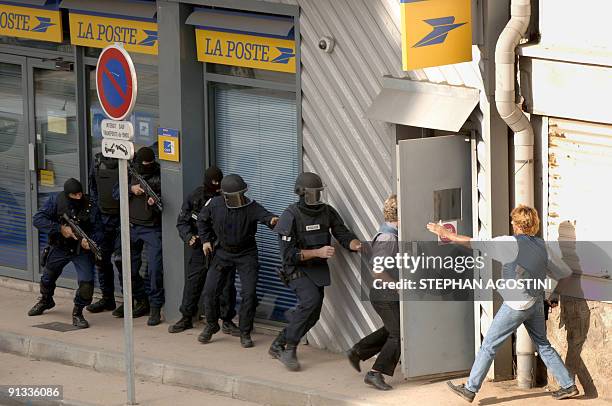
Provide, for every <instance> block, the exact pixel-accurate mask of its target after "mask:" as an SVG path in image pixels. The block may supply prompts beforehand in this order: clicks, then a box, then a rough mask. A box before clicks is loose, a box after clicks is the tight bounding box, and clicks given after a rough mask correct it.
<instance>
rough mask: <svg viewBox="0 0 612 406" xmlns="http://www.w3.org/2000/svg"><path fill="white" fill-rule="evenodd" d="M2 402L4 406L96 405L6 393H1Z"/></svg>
mask: <svg viewBox="0 0 612 406" xmlns="http://www.w3.org/2000/svg"><path fill="white" fill-rule="evenodd" d="M0 404H2V405H4V406H22V405H25V406H95V405H92V404H91V403H84V402H78V401H75V400H69V399H63V400H32V399H27V398H14V397H9V396H7V395H5V394H2V395H0Z"/></svg>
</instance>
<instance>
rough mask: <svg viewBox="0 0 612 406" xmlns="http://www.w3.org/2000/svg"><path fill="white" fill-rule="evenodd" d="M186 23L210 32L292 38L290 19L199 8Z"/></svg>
mask: <svg viewBox="0 0 612 406" xmlns="http://www.w3.org/2000/svg"><path fill="white" fill-rule="evenodd" d="M186 23H187V24H189V25H195V26H197V27H198V28H202V29H206V30H212V31H221V32H233V33H237V34H248V35H256V36H260V37H273V38H283V39H293V37H294V30H293V18H291V17H281V16H271V15H263V14H255V13H243V12H234V11H226V10H218V9H210V8H199V9H196V10H195V11H194V12H193V13H191V14H190V15H189V17H187V21H186Z"/></svg>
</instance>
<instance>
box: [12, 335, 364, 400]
mask: <svg viewBox="0 0 612 406" xmlns="http://www.w3.org/2000/svg"><path fill="white" fill-rule="evenodd" d="M0 352H8V353H13V354H17V355H21V356H24V357H30V358H37V359H44V360H47V361H53V362H59V363H62V364H67V365H73V366H77V367H82V368H90V369H93V370H96V371H99V372H106V373H114V374H120V373H123V372H124V370H125V365H124V363H123V354H122V353H117V352H111V351H98V350H96V349H94V348H90V347H85V346H76V345H74V344H70V345H68V344H65V343H63V342H61V341H56V340H50V339H47V338H42V337H35V336H26V335H20V334H15V333H9V332H0ZM135 368H136V376H137V377H138V378H140V379H144V380H147V381H151V382H157V383H161V384H166V385H173V386H183V387H187V388H191V389H199V390H209V391H214V392H218V393H220V394H223V395H225V396H228V397H231V398H234V399H240V400H246V401H250V402H254V403H259V404H264V405H271V406H330V405H334V406H336V405H339V406H366V405H369V406H372V405H373V404H372V403H371V402H367V403H365V402H362V401H360V400H358V399H353V398H348V397H344V396H341V395H337V394H334V393H329V392H324V391H318V390H314V389H309V388H304V387H301V386H295V385H288V384H280V383H279V382H274V381H268V380H264V379H258V378H254V377H250V376H239V375H230V374H227V373H225V372H223V371H216V370H212V369H206V368H195V367H192V366H186V365H180V364H171V363H165V362H163V361H160V360H155V359H149V358H141V357H137V358H136V359H135ZM55 402H56V403H49V402H47V403H40V405H47V404H48V405H54V406H55V405H74V406H81V405H82V406H87V405H86V404H81V403H66V402H68V401H61V402H64V403H57V402H60V401H55ZM15 404H23V403H15ZM33 404H35V405H38V404H39V403H33Z"/></svg>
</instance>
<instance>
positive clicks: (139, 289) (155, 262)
mask: <svg viewBox="0 0 612 406" xmlns="http://www.w3.org/2000/svg"><path fill="white" fill-rule="evenodd" d="M145 248H146V259H147V269H146V273H145V277H144V278H143V277H142V276H140V272H139V271H140V267H141V265H142V251H143V249H145ZM130 251H131V252H130V253H131V258H130V261H131V268H132V269H131V272H132V297H133V299H134V300H136V301H142V300H144V299H146V298H147V297H148V298H149V304H150V305H151V306H152V307H162V306H163V305H164V274H163V262H162V232H161V226H152V227H148V226H140V225H137V224H131V225H130ZM122 272H123V270H120V273H122ZM122 284H123V282H122Z"/></svg>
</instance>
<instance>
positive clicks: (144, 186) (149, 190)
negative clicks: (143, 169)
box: [128, 165, 164, 212]
mask: <svg viewBox="0 0 612 406" xmlns="http://www.w3.org/2000/svg"><path fill="white" fill-rule="evenodd" d="M128 170H129V172H130V176H132V177H133V178H134V179H136V181H137V182H138V184H139V185H140V188H141V189H142V190H144V192H145V194H146V195H147V197H150V198H151V199H153V200H154V201H155V207H157V210H159V211H160V212H161V211H163V210H164V205H163V203H162V200H161V197H159V195H158V194H157V193H155V191H154V190H153V189H152V188H151V186H149V183H148V182H147V181H146V180H145V179H144V178H143V177H142V176H140V174H139V173H138V172H136V171H135V170H134V168H132V166H130V165H128Z"/></svg>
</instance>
